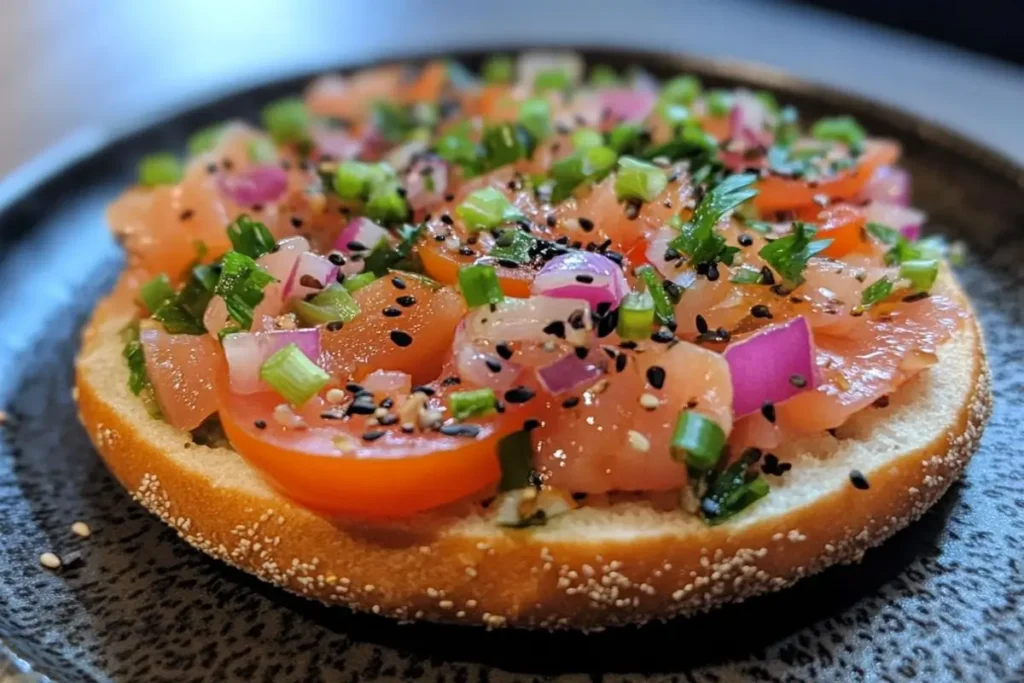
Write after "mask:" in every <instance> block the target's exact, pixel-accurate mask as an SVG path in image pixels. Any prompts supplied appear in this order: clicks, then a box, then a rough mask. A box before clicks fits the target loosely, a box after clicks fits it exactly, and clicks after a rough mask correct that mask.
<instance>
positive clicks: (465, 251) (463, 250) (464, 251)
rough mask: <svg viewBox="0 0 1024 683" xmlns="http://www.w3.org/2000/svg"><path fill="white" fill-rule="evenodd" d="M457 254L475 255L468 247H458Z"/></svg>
mask: <svg viewBox="0 0 1024 683" xmlns="http://www.w3.org/2000/svg"><path fill="white" fill-rule="evenodd" d="M459 253H460V254H462V255H463V256H473V255H474V254H476V252H475V251H473V250H472V249H470V248H469V247H459Z"/></svg>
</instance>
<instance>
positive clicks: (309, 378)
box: [260, 344, 331, 406]
mask: <svg viewBox="0 0 1024 683" xmlns="http://www.w3.org/2000/svg"><path fill="white" fill-rule="evenodd" d="M260 379H262V380H263V381H264V382H266V383H267V384H269V385H270V386H271V387H273V388H274V391H276V392H277V393H278V394H280V395H281V396H282V397H283V398H284V399H285V400H286V401H288V402H289V403H291V404H292V405H293V406H301V405H302V404H304V403H305V402H306V401H308V400H309V399H311V398H313V397H314V396H316V394H317V393H318V392H319V391H320V390H321V389H323V388H324V386H325V385H326V384H327V382H328V381H330V379H331V376H330V375H328V374H327V373H326V372H324V371H323V370H322V369H321V368H320V367H318V366H317V364H316V363H314V362H313V361H311V360H310V359H309V358H308V357H307V356H306V354H304V353H303V352H302V350H301V349H299V347H298V346H297V345H296V344H289V345H288V346H285V347H284V348H282V349H281V350H279V351H277V352H276V353H275V354H274V355H272V356H271V357H270V358H268V359H267V360H266V361H265V362H264V363H263V365H262V366H261V367H260Z"/></svg>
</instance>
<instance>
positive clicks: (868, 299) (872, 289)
mask: <svg viewBox="0 0 1024 683" xmlns="http://www.w3.org/2000/svg"><path fill="white" fill-rule="evenodd" d="M890 294H892V282H890V281H889V278H887V277H885V276H882V277H880V278H879V279H878V280H876V281H874V282H872V283H871V284H870V285H868V286H867V287H865V288H864V291H863V292H861V295H860V304H861V306H872V305H874V304H877V303H878V302H879V301H884V300H885V299H888V298H889V295H890Z"/></svg>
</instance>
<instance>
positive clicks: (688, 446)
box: [669, 410, 725, 472]
mask: <svg viewBox="0 0 1024 683" xmlns="http://www.w3.org/2000/svg"><path fill="white" fill-rule="evenodd" d="M724 447H725V432H724V431H723V430H722V428H721V427H719V426H718V424H717V423H716V422H714V421H713V420H711V419H710V418H707V417H704V416H703V415H701V414H700V413H695V412H692V411H690V410H684V411H682V412H681V413H679V417H678V419H677V420H676V426H675V429H674V430H673V431H672V442H671V445H670V447H669V448H670V451H671V453H672V458H673V459H675V460H677V461H679V462H682V463H685V464H686V465H688V466H689V467H692V468H693V469H695V470H699V471H701V472H706V471H707V470H710V469H712V468H713V467H714V466H715V465H717V464H718V459H719V458H720V457H721V456H722V449H723V448H724Z"/></svg>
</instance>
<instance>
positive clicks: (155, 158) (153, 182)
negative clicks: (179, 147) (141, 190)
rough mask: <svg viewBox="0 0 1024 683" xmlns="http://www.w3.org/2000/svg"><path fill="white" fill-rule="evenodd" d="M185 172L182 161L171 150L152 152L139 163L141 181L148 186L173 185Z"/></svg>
mask: <svg viewBox="0 0 1024 683" xmlns="http://www.w3.org/2000/svg"><path fill="white" fill-rule="evenodd" d="M183 173H184V171H183V170H182V167H181V162H180V161H178V159H177V157H175V156H174V155H173V154H171V153H170V152H161V153H158V154H150V155H148V156H146V157H144V158H143V159H142V162H141V163H140V164H139V183H140V184H142V185H145V186H146V187H156V186H158V185H173V184H174V183H176V182H178V181H179V180H181V177H182V175H183Z"/></svg>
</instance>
